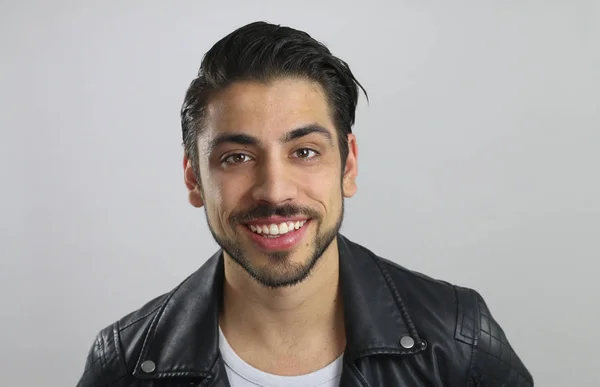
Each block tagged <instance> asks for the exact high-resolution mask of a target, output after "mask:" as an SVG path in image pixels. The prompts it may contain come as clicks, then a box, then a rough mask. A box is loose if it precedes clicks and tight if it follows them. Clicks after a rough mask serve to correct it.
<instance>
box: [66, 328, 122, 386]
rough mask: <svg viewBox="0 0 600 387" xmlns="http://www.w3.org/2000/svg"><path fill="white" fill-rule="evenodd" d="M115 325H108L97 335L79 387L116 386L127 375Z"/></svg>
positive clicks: (78, 384)
mask: <svg viewBox="0 0 600 387" xmlns="http://www.w3.org/2000/svg"><path fill="white" fill-rule="evenodd" d="M116 335H117V332H116V330H115V329H114V327H112V326H111V327H107V328H105V329H104V330H102V331H101V332H100V333H98V335H97V336H96V339H95V340H94V343H93V344H92V347H91V348H90V350H89V352H88V356H87V360H86V362H85V368H84V370H83V375H81V377H80V379H79V382H78V383H77V387H116V386H117V382H119V381H120V380H122V379H123V377H124V376H125V374H126V372H125V367H124V362H123V359H122V358H121V356H120V351H119V347H118V343H117V336H116Z"/></svg>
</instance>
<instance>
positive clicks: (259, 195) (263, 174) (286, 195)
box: [252, 161, 298, 205]
mask: <svg viewBox="0 0 600 387" xmlns="http://www.w3.org/2000/svg"><path fill="white" fill-rule="evenodd" d="M283 164H284V163H282V162H277V161H266V162H263V163H261V165H260V166H258V168H257V173H256V181H255V183H254V186H253V189H252V198H253V199H254V200H256V201H257V202H267V203H269V204H272V205H278V204H282V203H285V202H287V201H290V200H293V199H295V198H296V195H297V192H298V187H297V185H296V183H295V182H294V179H293V176H292V173H291V171H289V170H286V168H285V166H284V165H283Z"/></svg>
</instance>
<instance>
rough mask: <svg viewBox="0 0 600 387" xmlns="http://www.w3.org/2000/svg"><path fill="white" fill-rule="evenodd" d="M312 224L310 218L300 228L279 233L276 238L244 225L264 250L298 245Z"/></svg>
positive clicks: (285, 248)
mask: <svg viewBox="0 0 600 387" xmlns="http://www.w3.org/2000/svg"><path fill="white" fill-rule="evenodd" d="M309 224H310V220H307V221H306V223H304V225H303V226H302V227H300V228H299V229H298V230H294V231H290V232H287V233H285V234H283V235H278V236H277V237H276V238H273V237H264V236H263V235H264V234H257V233H255V232H254V231H252V230H250V228H248V226H246V225H244V226H243V227H244V228H245V229H246V231H247V232H248V233H249V234H250V237H251V238H252V240H253V241H254V243H256V244H257V245H258V247H260V248H261V249H263V250H271V251H277V250H287V249H291V248H292V247H294V246H296V245H297V244H299V243H300V241H301V240H302V238H303V237H304V234H305V233H306V228H307V226H308V225H309Z"/></svg>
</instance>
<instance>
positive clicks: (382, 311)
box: [78, 22, 533, 387]
mask: <svg viewBox="0 0 600 387" xmlns="http://www.w3.org/2000/svg"><path fill="white" fill-rule="evenodd" d="M359 89H362V87H361V85H360V84H359V83H358V81H357V80H356V79H355V77H354V76H353V74H352V72H351V71H350V69H349V67H348V65H347V64H346V63H345V62H343V61H342V60H340V59H338V58H336V57H335V56H333V55H332V53H331V52H330V51H329V50H328V49H327V48H326V47H325V46H323V45H322V44H320V43H318V42H317V41H315V40H314V39H313V38H311V37H310V36H309V35H308V34H306V33H304V32H301V31H298V30H295V29H291V28H287V27H281V26H277V25H272V24H267V23H262V22H261V23H252V24H249V25H247V26H244V27H242V28H240V29H238V30H236V31H234V32H232V33H231V34H230V35H228V36H226V37H225V38H223V39H222V40H221V41H219V42H217V43H216V44H215V45H214V46H213V47H212V49H211V50H209V52H208V53H207V54H206V55H205V57H204V59H203V61H202V64H201V67H200V71H199V74H198V77H197V78H196V79H195V80H194V81H193V82H192V84H191V85H190V87H189V89H188V91H187V94H186V97H185V100H184V104H183V107H182V112H181V118H182V128H183V141H184V147H185V152H184V153H185V156H184V159H183V169H184V180H185V185H186V187H187V189H188V191H189V201H190V203H191V204H192V205H193V206H194V207H198V208H203V209H204V211H205V214H206V219H207V221H208V225H209V228H210V231H211V233H212V235H213V237H214V239H215V240H216V241H217V243H218V244H219V246H220V247H221V249H220V250H219V251H217V252H216V253H215V254H214V255H213V256H212V257H211V258H210V259H209V260H208V261H207V262H206V263H205V264H204V265H203V266H202V267H201V268H200V269H199V270H198V271H197V272H195V273H193V274H192V275H191V276H190V277H188V278H187V279H186V280H185V281H183V282H182V283H181V284H180V285H179V286H178V287H176V288H175V289H173V290H172V291H170V292H168V293H166V294H164V295H162V296H160V297H158V298H156V299H154V300H152V301H150V302H149V303H148V304H146V305H144V306H143V307H141V308H140V309H138V310H136V311H134V312H132V313H131V314H129V315H127V316H125V317H123V318H122V319H120V320H119V321H117V322H115V323H114V324H112V325H110V326H108V327H107V328H105V329H104V330H102V332H100V333H99V335H98V336H97V338H96V341H95V342H94V344H93V346H92V348H91V350H90V352H89V356H88V361H87V364H86V369H85V371H84V374H83V376H82V377H81V379H80V382H79V384H78V385H79V386H80V387H91V386H98V387H99V386H114V387H125V386H140V387H141V386H154V387H157V386H175V385H178V386H183V385H197V386H221V387H225V386H231V387H244V386H315V387H316V386H320V387H333V386H344V387H347V386H350V387H352V386H357V387H358V386H390V387H392V386H393V387H395V386H461V387H463V386H522V387H524V386H533V379H532V377H531V375H530V373H529V372H528V371H527V369H526V368H525V366H524V365H523V364H522V362H521V360H520V359H519V357H518V356H517V355H516V353H515V352H514V350H513V349H512V348H511V346H510V344H509V342H508V340H507V338H506V336H505V335H504V333H503V331H502V329H501V328H500V326H499V325H498V323H497V322H496V321H495V320H494V319H493V317H492V315H491V314H490V312H489V310H488V308H487V306H486V304H485V302H484V300H483V298H482V297H481V296H480V295H479V294H478V293H477V292H476V291H474V290H471V289H468V288H462V287H459V286H453V285H451V284H448V283H446V282H443V281H438V280H434V279H432V278H428V277H426V276H424V275H422V274H419V273H415V272H411V271H409V270H407V269H405V268H403V267H400V266H398V265H397V264H395V263H392V262H391V261H388V260H386V259H384V258H381V257H379V256H377V255H375V254H374V253H373V252H371V251H369V250H368V249H366V248H365V247H362V246H360V245H358V244H356V243H353V242H352V241H350V240H348V239H347V238H346V237H344V236H343V235H341V234H340V232H339V230H340V226H341V224H342V219H343V214H344V200H345V198H350V197H352V196H353V195H354V194H355V192H356V190H357V186H356V176H357V171H358V164H357V162H358V147H357V142H356V138H355V136H354V135H353V134H352V126H353V124H354V117H355V110H356V105H357V101H358V96H359ZM394 258H395V260H399V259H401V257H394Z"/></svg>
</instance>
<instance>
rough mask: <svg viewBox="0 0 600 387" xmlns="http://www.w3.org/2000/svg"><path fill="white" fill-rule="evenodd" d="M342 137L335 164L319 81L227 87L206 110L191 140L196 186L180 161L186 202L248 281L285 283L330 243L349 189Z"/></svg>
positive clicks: (352, 167) (350, 170)
mask: <svg viewBox="0 0 600 387" xmlns="http://www.w3.org/2000/svg"><path fill="white" fill-rule="evenodd" d="M349 141H350V155H349V157H348V161H347V162H346V163H345V165H344V168H342V165H341V159H340V149H339V147H338V142H337V132H336V130H335V127H334V125H333V122H332V120H331V117H330V110H329V106H328V103H327V100H326V97H325V94H324V92H323V90H322V88H321V86H320V85H319V84H318V83H314V82H310V81H307V80H299V79H292V78H284V79H280V80H276V81H273V82H270V83H257V82H238V83H234V84H233V85H231V86H230V87H228V88H227V89H225V90H224V91H222V92H220V93H218V94H217V95H216V96H214V97H213V98H212V99H211V101H210V103H209V105H208V109H207V116H206V120H205V125H204V127H203V129H202V131H201V133H200V135H199V138H198V148H199V164H200V176H201V180H202V181H201V188H200V190H198V188H196V187H195V183H196V180H195V176H194V175H193V171H192V170H191V165H190V162H189V160H187V161H186V162H184V165H185V166H186V183H187V184H188V188H190V201H191V202H192V204H194V205H196V206H202V205H203V206H204V208H205V212H206V217H207V220H208V224H209V228H210V230H211V233H212V234H213V237H214V238H215V240H216V241H217V243H218V244H219V245H220V246H221V247H222V248H223V250H224V251H225V253H226V254H227V255H228V256H229V257H230V258H231V259H232V260H233V261H235V262H236V263H238V264H239V265H240V266H241V267H242V268H244V269H245V270H246V271H247V272H248V274H250V275H251V276H252V277H253V278H254V279H256V280H257V281H258V282H259V283H261V284H262V285H264V286H267V287H281V286H291V285H294V284H296V283H298V282H300V281H302V280H303V279H305V278H306V277H307V276H308V274H309V273H310V271H311V269H312V268H313V267H314V265H315V264H316V262H317V261H318V260H319V258H320V257H321V256H322V255H323V253H324V252H325V251H326V250H327V249H328V248H329V247H330V246H331V244H332V242H333V241H334V240H335V237H336V235H337V232H338V230H339V228H340V226H341V222H342V217H343V197H344V196H346V197H349V196H352V195H353V194H354V192H355V190H356V187H355V183H354V179H355V176H356V144H355V139H354V137H353V136H352V135H350V136H349ZM343 170H345V173H343Z"/></svg>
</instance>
